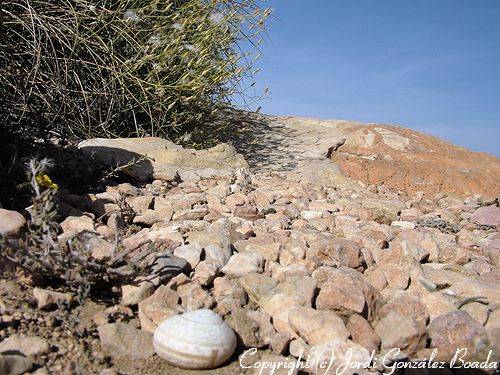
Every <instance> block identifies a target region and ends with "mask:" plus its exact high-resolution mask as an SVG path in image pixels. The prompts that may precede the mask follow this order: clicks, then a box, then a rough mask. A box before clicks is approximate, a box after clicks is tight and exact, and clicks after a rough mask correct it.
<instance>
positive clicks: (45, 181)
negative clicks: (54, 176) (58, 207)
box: [35, 174, 59, 189]
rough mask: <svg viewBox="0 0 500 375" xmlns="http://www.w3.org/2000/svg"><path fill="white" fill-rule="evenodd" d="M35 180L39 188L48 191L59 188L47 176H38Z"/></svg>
mask: <svg viewBox="0 0 500 375" xmlns="http://www.w3.org/2000/svg"><path fill="white" fill-rule="evenodd" d="M35 179H36V182H37V183H38V185H40V186H44V187H47V188H50V189H57V188H58V187H59V186H57V184H56V183H54V182H52V180H51V179H50V177H49V176H47V175H46V174H39V175H37V176H36V177H35Z"/></svg>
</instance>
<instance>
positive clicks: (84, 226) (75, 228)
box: [61, 216, 95, 238]
mask: <svg viewBox="0 0 500 375" xmlns="http://www.w3.org/2000/svg"><path fill="white" fill-rule="evenodd" d="M61 229H62V231H63V234H64V238H69V237H72V236H74V235H75V234H78V233H80V232H83V231H85V230H87V231H90V232H93V231H94V230H95V226H94V220H92V218H90V217H88V216H68V217H67V218H66V219H65V220H64V221H63V222H62V223H61Z"/></svg>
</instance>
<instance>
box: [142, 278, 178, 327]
mask: <svg viewBox="0 0 500 375" xmlns="http://www.w3.org/2000/svg"><path fill="white" fill-rule="evenodd" d="M182 310H183V309H182V308H181V306H180V305H179V295H178V294H177V292H176V291H174V290H172V289H170V288H169V287H167V286H166V285H161V286H160V287H159V288H158V289H156V291H155V292H154V293H153V295H152V296H150V297H148V298H146V299H145V300H143V301H142V302H140V303H139V312H138V317H139V321H140V323H141V329H142V330H143V331H146V332H151V333H153V332H154V330H155V329H156V327H157V326H158V324H160V323H161V322H163V321H164V320H165V319H168V318H170V317H171V316H174V315H177V314H179V313H181V312H182Z"/></svg>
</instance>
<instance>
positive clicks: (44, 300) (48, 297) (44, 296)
mask: <svg viewBox="0 0 500 375" xmlns="http://www.w3.org/2000/svg"><path fill="white" fill-rule="evenodd" d="M33 297H35V299H36V301H37V304H38V308H39V309H41V310H47V309H50V308H52V307H55V306H60V305H61V304H63V303H66V304H69V305H70V304H71V303H72V302H73V295H72V294H71V293H60V292H54V291H52V290H48V289H41V288H34V289H33Z"/></svg>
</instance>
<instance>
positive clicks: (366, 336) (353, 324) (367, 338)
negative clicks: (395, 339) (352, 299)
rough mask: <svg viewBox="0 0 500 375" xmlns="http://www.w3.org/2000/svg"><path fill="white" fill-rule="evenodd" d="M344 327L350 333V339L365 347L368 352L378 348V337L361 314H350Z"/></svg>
mask: <svg viewBox="0 0 500 375" xmlns="http://www.w3.org/2000/svg"><path fill="white" fill-rule="evenodd" d="M346 328H347V330H348V331H349V333H350V334H351V338H352V341H354V342H355V343H356V344H359V345H361V346H363V347H365V348H366V349H368V350H369V351H370V352H372V351H377V350H378V348H379V346H380V337H379V336H378V335H377V333H376V332H375V331H374V330H373V328H372V327H371V326H370V324H369V323H368V322H367V321H366V319H365V318H363V317H362V316H361V315H359V314H354V315H351V317H350V318H349V321H348V322H347V324H346Z"/></svg>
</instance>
